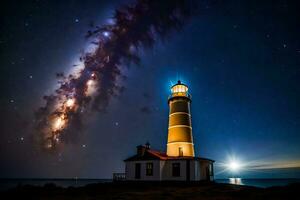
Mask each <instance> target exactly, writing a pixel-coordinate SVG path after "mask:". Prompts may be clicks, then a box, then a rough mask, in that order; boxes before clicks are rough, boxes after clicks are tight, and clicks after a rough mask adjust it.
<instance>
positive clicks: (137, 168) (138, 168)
mask: <svg viewBox="0 0 300 200" xmlns="http://www.w3.org/2000/svg"><path fill="white" fill-rule="evenodd" d="M140 178H141V163H135V179H140Z"/></svg>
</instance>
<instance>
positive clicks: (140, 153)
mask: <svg viewBox="0 0 300 200" xmlns="http://www.w3.org/2000/svg"><path fill="white" fill-rule="evenodd" d="M136 150H137V155H138V156H140V157H142V156H144V154H145V151H146V147H145V146H143V145H139V146H137V147H136Z"/></svg>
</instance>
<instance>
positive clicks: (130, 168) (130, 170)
mask: <svg viewBox="0 0 300 200" xmlns="http://www.w3.org/2000/svg"><path fill="white" fill-rule="evenodd" d="M136 163H140V164H141V178H140V179H135V164H136ZM146 163H153V175H152V176H147V175H146ZM125 173H126V180H145V181H151V180H152V181H159V180H161V175H160V161H159V160H149V161H129V162H128V161H127V162H126V167H125Z"/></svg>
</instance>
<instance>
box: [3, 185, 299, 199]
mask: <svg viewBox="0 0 300 200" xmlns="http://www.w3.org/2000/svg"><path fill="white" fill-rule="evenodd" d="M299 192H300V183H295V184H290V185H288V186H276V187H270V188H256V187H250V186H239V185H230V184H221V183H174V182H172V183H168V182H151V183H149V182H148V183H144V182H143V183H142V182H139V183H137V182H115V183H114V182H113V183H99V184H89V185H86V186H84V187H77V188H75V187H68V188H62V187H58V186H56V185H54V184H46V185H45V186H30V185H24V186H18V187H16V188H13V189H10V190H7V191H3V192H1V193H2V194H1V198H2V199H55V200H65V199H68V200H69V199H70V200H71V199H72V200H76V199H124V200H126V199H127V200H131V199H145V200H148V199H155V200H157V199H193V200H197V199H208V200H211V199H220V200H221V199H222V200H224V199H226V200H231V199H264V200H265V199H275V200H277V199H298V196H299Z"/></svg>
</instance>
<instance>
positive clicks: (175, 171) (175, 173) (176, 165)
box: [172, 163, 180, 177]
mask: <svg viewBox="0 0 300 200" xmlns="http://www.w3.org/2000/svg"><path fill="white" fill-rule="evenodd" d="M172 176H175V177H178V176H180V163H173V164H172Z"/></svg>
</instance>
